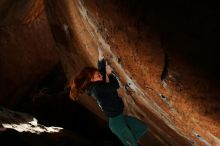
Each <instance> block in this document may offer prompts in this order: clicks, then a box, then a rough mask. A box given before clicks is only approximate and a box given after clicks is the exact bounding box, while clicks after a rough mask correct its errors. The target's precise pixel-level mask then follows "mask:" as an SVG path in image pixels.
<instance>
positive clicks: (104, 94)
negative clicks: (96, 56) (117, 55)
mask: <svg viewBox="0 0 220 146" xmlns="http://www.w3.org/2000/svg"><path fill="white" fill-rule="evenodd" d="M105 67H106V63H105V60H104V59H103V60H101V61H98V70H99V72H100V73H101V74H102V76H103V81H97V82H94V83H93V84H91V85H90V86H89V87H88V88H87V94H88V95H90V96H92V97H93V98H94V99H95V100H96V102H97V103H98V105H99V106H100V108H101V109H102V111H103V112H104V113H105V114H106V115H107V116H108V117H115V116H117V115H119V114H121V113H122V112H123V108H124V104H123V101H122V99H121V98H120V97H119V96H118V93H117V89H118V88H119V83H118V80H117V79H116V78H115V76H114V75H113V74H110V75H109V82H108V83H107V82H106V68H105Z"/></svg>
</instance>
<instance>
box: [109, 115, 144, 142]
mask: <svg viewBox="0 0 220 146" xmlns="http://www.w3.org/2000/svg"><path fill="white" fill-rule="evenodd" d="M109 128H110V129H111V131H112V132H113V133H114V134H115V135H116V136H117V137H118V138H119V139H120V140H121V142H122V143H123V144H124V145H125V146H138V144H137V143H138V141H139V139H140V138H141V137H142V136H143V135H144V134H145V133H146V131H147V130H148V126H147V125H146V124H145V123H144V122H142V121H140V120H139V119H137V118H135V117H131V116H126V115H123V114H120V115H119V116H116V117H110V118H109Z"/></svg>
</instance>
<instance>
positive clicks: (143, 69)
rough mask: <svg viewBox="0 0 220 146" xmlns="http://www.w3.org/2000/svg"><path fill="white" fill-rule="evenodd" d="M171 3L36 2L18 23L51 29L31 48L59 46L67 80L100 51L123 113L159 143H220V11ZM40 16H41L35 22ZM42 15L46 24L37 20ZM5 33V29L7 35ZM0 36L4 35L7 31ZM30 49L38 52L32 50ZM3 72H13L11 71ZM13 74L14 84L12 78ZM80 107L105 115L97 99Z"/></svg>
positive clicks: (84, 101)
mask: <svg viewBox="0 0 220 146" xmlns="http://www.w3.org/2000/svg"><path fill="white" fill-rule="evenodd" d="M5 3H6V2H5ZM11 3H12V2H11ZM30 3H31V2H30ZM3 4H4V3H3V2H2V3H0V6H2V5H3ZM172 4H174V6H171V4H169V3H167V2H166V3H165V2H151V1H147V2H146V1H145V2H144V1H138V2H137V1H134V0H129V1H124V0H122V1H116V0H113V1H106V0H104V1H103V0H84V1H83V0H72V1H70V0H63V1H59V0H47V1H36V2H35V3H33V4H32V6H33V5H34V6H36V7H35V10H36V11H34V9H33V10H32V11H31V12H29V13H28V14H29V15H28V17H25V18H29V19H23V18H24V17H20V16H16V18H22V20H32V21H25V22H28V23H29V24H30V22H32V23H34V24H36V26H35V27H40V26H41V27H42V26H43V27H44V28H46V29H44V31H42V29H36V30H38V31H36V32H35V31H34V32H31V34H35V33H36V34H38V33H40V34H41V33H44V35H43V36H44V37H46V38H42V39H40V37H36V34H35V35H33V39H30V40H28V41H25V43H28V42H31V40H33V41H37V42H39V39H40V40H41V41H42V42H43V41H45V42H46V43H44V45H45V44H48V45H51V46H46V47H45V48H46V49H44V51H45V50H51V48H53V50H52V52H57V54H59V57H60V59H61V62H62V64H63V67H64V70H65V73H66V76H67V78H68V79H70V78H71V77H72V76H74V75H75V74H76V73H77V72H78V71H79V70H80V69H81V68H83V67H84V66H86V65H93V66H96V62H97V56H98V54H97V48H98V47H100V48H101V50H102V51H103V53H104V55H105V58H106V59H107V61H108V63H109V64H110V65H111V66H112V68H113V69H114V70H115V72H116V74H117V75H118V77H119V79H120V86H121V88H120V89H119V93H120V95H121V96H122V97H123V100H124V103H125V105H126V109H125V113H126V114H130V115H133V116H136V117H137V118H139V119H141V120H143V121H145V122H146V123H147V124H149V126H150V129H151V134H152V135H154V136H155V137H156V138H157V140H158V141H160V143H162V144H164V145H219V144H220V142H219V138H220V133H219V127H220V123H219V120H220V119H219V114H220V110H219V109H220V107H219V100H218V97H219V92H220V90H219V87H220V84H219V81H220V80H219V77H218V74H219V64H218V63H217V62H219V58H218V47H219V46H218V41H219V40H218V36H217V29H218V28H217V26H218V24H219V21H218V19H217V18H218V16H219V13H218V9H217V8H216V7H215V6H214V4H212V5H209V4H205V3H199V4H196V5H195V4H192V3H186V2H185V3H183V2H180V3H172ZM22 6H23V5H22ZM24 6H26V5H24ZM38 8H39V9H40V10H41V9H43V8H44V9H43V10H42V11H43V12H42V13H41V15H38V13H37V12H38V11H37V10H38ZM7 10H10V9H7ZM16 10H18V12H19V13H20V14H23V13H24V12H23V11H22V12H20V9H16ZM34 14H35V15H34ZM1 16H2V15H1ZM34 16H37V18H36V19H31V18H35V17H34ZM42 17H43V18H44V21H40V22H39V23H37V20H38V19H40V18H42ZM0 18H3V17H0ZM4 18H5V17H4ZM4 20H5V21H6V20H7V19H4ZM13 20H14V19H13ZM11 21H12V20H10V21H9V20H7V21H6V22H11ZM6 22H4V24H7V23H6ZM43 22H44V23H43ZM45 22H48V23H46V24H45ZM43 24H45V25H43ZM7 27H8V24H7ZM3 28H5V26H4V27H1V30H2V29H3ZM16 28H18V27H17V26H16ZM26 30H28V27H27V25H24V28H23V29H22V32H23V33H24V34H25V35H26V34H28V32H26ZM34 30H35V29H34ZM39 30H41V31H39ZM45 30H46V31H45ZM50 30H51V33H50ZM1 34H2V35H1V36H4V35H3V34H5V31H3V33H1ZM6 34H7V33H6ZM19 34H20V33H19ZM45 34H47V35H48V36H47V35H45ZM22 36H23V35H22ZM29 36H30V35H29ZM40 36H41V37H42V35H40ZM51 36H53V37H51ZM2 38H5V37H2ZM24 39H25V38H21V40H23V41H24ZM1 40H3V39H1ZM1 42H2V43H1V44H4V41H1ZM25 43H23V42H20V44H25ZM9 44H10V45H11V44H13V43H12V41H11V43H7V44H6V45H5V46H6V47H8V48H14V47H13V45H12V46H10V45H9ZM15 44H16V43H15ZM17 44H18V43H17ZM31 44H34V43H33V42H32V43H31ZM30 47H32V50H37V49H36V48H34V45H30ZM41 47H42V46H41ZM19 48H21V47H19ZM26 48H27V47H26ZM1 50H2V49H1ZM4 50H6V49H4ZM40 50H41V51H43V49H40ZM49 52H50V51H49ZM22 53H23V52H22ZM41 53H42V52H41ZM8 54H10V53H8ZM13 54H14V53H13ZM44 54H45V53H44ZM2 56H3V55H1V58H2ZM15 56H18V55H16V54H15ZM50 57H52V56H51V55H49V54H48V55H47V54H45V59H48V58H49V59H51V60H53V59H54V58H50ZM55 58H56V57H55ZM3 60H4V59H3ZM5 60H6V59H5ZM55 60H56V59H55ZM1 62H2V61H1ZM19 64H22V63H19ZM48 64H49V63H48ZM36 65H37V64H36ZM38 65H39V64H38ZM7 66H9V65H7ZM45 66H46V65H45ZM3 67H4V66H3ZM41 67H42V64H40V67H39V68H41ZM25 68H26V69H27V70H29V69H30V68H27V67H25ZM48 69H49V68H48ZM4 70H7V71H8V69H6V67H5V68H4ZM13 71H14V70H13ZM41 71H42V72H44V73H45V71H43V70H41ZM4 75H5V74H4ZM4 75H1V77H2V76H4ZM34 76H36V75H34ZM10 77H11V80H12V77H13V75H11V76H10ZM38 79H39V78H38ZM39 80H40V79H39ZM6 83H8V82H6V81H5V83H4V84H6ZM12 85H13V86H15V85H14V84H12ZM5 94H6V93H5ZM7 94H8V93H7ZM3 95H4V94H3ZM2 97H4V96H2ZM8 97H10V98H11V96H8ZM4 99H5V98H4ZM80 102H81V103H82V104H83V105H85V106H86V107H87V108H88V109H90V110H91V111H93V112H94V113H96V114H97V115H98V116H100V117H101V118H104V117H103V115H102V114H101V112H100V111H99V110H98V108H97V107H96V105H95V103H92V101H91V99H89V98H88V97H82V98H81V100H80ZM143 141H144V143H146V144H147V141H145V140H143Z"/></svg>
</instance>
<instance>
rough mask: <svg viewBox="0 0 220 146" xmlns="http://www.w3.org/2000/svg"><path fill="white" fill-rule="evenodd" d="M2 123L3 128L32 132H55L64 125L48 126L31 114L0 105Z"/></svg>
mask: <svg viewBox="0 0 220 146" xmlns="http://www.w3.org/2000/svg"><path fill="white" fill-rule="evenodd" d="M0 115H1V116H0V121H1V122H0V124H1V126H2V129H3V128H5V130H6V129H14V130H16V131H18V132H30V133H36V134H40V133H44V132H48V133H53V132H59V131H60V130H62V129H63V128H62V127H53V126H51V127H46V126H43V125H41V124H39V123H38V121H37V119H36V118H34V117H32V116H31V115H29V114H26V113H22V112H16V111H12V110H9V109H6V108H2V107H0Z"/></svg>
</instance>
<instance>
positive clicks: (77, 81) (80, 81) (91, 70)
mask: <svg viewBox="0 0 220 146" xmlns="http://www.w3.org/2000/svg"><path fill="white" fill-rule="evenodd" d="M96 71H98V69H97V68H95V67H85V68H83V69H82V70H81V71H80V72H79V73H78V74H77V75H76V76H75V77H74V78H73V79H71V80H70V82H69V87H70V94H69V96H70V98H71V99H72V100H74V101H76V100H78V98H79V96H80V95H81V94H83V93H84V92H85V90H86V88H87V87H88V86H89V85H91V83H92V82H91V79H92V77H93V76H94V74H95V72H96Z"/></svg>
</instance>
